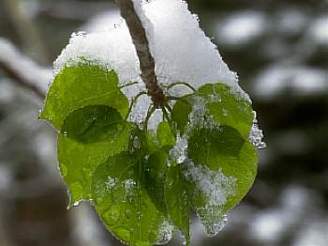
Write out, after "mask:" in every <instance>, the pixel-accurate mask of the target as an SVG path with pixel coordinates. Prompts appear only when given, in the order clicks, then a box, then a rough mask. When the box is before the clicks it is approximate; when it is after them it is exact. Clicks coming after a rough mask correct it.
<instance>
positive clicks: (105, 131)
mask: <svg viewBox="0 0 328 246" xmlns="http://www.w3.org/2000/svg"><path fill="white" fill-rule="evenodd" d="M124 124H125V121H124V120H123V118H122V116H121V114H120V113H119V112H118V111H117V110H116V109H113V108H111V107H108V106H104V105H95V106H86V107H84V108H81V109H78V110H76V111H74V112H72V113H71V114H69V115H68V116H67V117H66V119H65V121H64V125H63V127H62V130H61V132H62V133H63V134H64V135H65V136H67V137H69V138H72V139H74V140H76V141H77V142H81V143H94V142H101V141H108V140H110V139H114V138H115V137H116V136H117V134H118V133H119V132H121V131H122V127H123V126H124Z"/></svg>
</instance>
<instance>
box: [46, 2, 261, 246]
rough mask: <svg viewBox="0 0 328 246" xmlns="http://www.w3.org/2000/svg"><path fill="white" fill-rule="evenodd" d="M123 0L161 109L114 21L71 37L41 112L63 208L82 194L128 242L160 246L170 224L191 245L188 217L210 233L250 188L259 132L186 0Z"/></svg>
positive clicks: (166, 239)
mask: <svg viewBox="0 0 328 246" xmlns="http://www.w3.org/2000/svg"><path fill="white" fill-rule="evenodd" d="M133 2H134V5H135V8H136V11H137V14H138V16H139V17H140V19H141V22H142V24H143V26H144V27H145V29H146V35H147V38H148V40H149V46H150V47H149V48H150V51H151V53H152V55H153V56H154V60H155V64H156V71H155V72H156V75H157V76H158V80H159V86H160V87H161V88H162V89H163V91H164V93H165V96H166V97H167V101H165V104H163V105H161V106H162V108H158V109H157V108H156V109H155V108H153V107H152V101H151V99H150V97H149V96H148V95H147V91H146V88H145V85H144V83H143V82H142V80H141V77H140V68H139V61H138V57H137V54H136V51H135V47H134V45H133V43H132V40H131V37H130V34H129V31H128V28H127V26H126V24H125V22H124V21H123V20H122V19H118V20H117V23H118V24H117V25H115V26H113V27H112V28H111V29H104V30H103V31H99V32H94V33H84V32H81V33H76V34H73V35H72V37H71V39H70V42H69V44H68V45H67V47H66V48H65V49H64V50H63V51H62V53H61V55H60V56H59V57H58V58H57V60H56V61H55V64H54V68H55V77H54V80H53V82H52V84H51V86H50V88H49V92H48V95H47V99H46V102H45V106H44V109H43V112H42V113H41V116H40V117H41V118H42V119H46V120H47V121H49V122H50V123H51V124H52V125H53V126H54V127H55V128H56V130H57V131H58V159H59V166H60V171H61V174H62V176H63V178H64V181H65V182H66V184H67V186H68V189H69V191H70V196H71V197H70V198H71V201H70V206H72V205H74V204H78V203H79V202H80V201H83V200H88V201H92V205H93V206H94V207H95V209H96V210H97V213H98V214H99V216H100V217H101V219H102V221H103V222H104V224H105V226H106V227H107V228H108V230H109V231H111V232H112V233H113V234H114V235H115V236H116V237H117V238H118V239H120V240H121V241H123V242H124V243H126V244H128V245H132V246H134V245H135V246H141V245H142V246H148V245H149V246H150V245H154V244H166V243H167V242H169V241H170V239H171V238H172V235H173V233H174V232H175V231H176V230H178V231H180V232H181V234H182V236H183V237H184V238H185V243H186V244H187V245H190V223H191V221H192V215H193V213H196V214H197V215H198V216H199V217H200V219H201V221H202V223H203V225H204V227H205V231H206V233H207V234H208V235H209V236H214V235H216V234H217V233H218V232H219V231H220V230H221V229H222V228H223V226H224V225H225V223H226V222H227V217H226V214H227V213H228V212H229V211H230V210H231V209H232V208H233V207H235V206H236V205H237V204H238V203H239V202H240V201H241V199H242V198H243V197H244V196H245V195H246V194H247V192H248V191H249V189H250V188H251V186H252V184H253V182H254V179H255V176H256V165H257V154H256V147H258V148H261V147H264V143H263V141H262V138H263V133H262V131H261V130H260V129H259V128H258V125H257V122H256V121H255V120H254V119H256V117H255V113H254V112H253V110H252V106H251V101H250V99H249V97H248V95H247V94H246V93H245V92H244V91H243V90H242V89H241V88H240V87H239V85H238V80H237V76H236V74H235V73H234V72H232V71H230V70H229V68H228V66H227V65H226V64H225V63H224V62H223V60H222V58H221V56H220V54H219V52H218V50H217V47H216V46H215V45H214V44H213V43H212V42H211V40H210V39H209V38H208V37H206V36H205V34H204V32H203V31H202V30H201V29H200V27H199V22H198V18H197V16H196V15H193V14H191V13H190V11H189V10H188V6H187V4H186V3H185V2H184V1H182V0H165V1H163V0H153V1H141V0H133ZM112 21H113V19H111V23H112ZM186 37H188V38H186Z"/></svg>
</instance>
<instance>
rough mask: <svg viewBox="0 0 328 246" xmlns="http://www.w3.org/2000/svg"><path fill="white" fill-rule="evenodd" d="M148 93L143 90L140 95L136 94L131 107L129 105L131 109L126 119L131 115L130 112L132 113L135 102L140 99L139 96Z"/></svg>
mask: <svg viewBox="0 0 328 246" xmlns="http://www.w3.org/2000/svg"><path fill="white" fill-rule="evenodd" d="M146 94H147V92H145V91H142V92H140V93H139V94H138V95H136V96H135V97H134V98H133V99H132V100H131V104H130V107H129V111H128V113H127V115H126V118H125V120H127V119H128V117H129V115H130V113H131V111H132V108H133V106H134V104H135V103H136V102H137V101H138V99H139V97H141V96H142V95H146Z"/></svg>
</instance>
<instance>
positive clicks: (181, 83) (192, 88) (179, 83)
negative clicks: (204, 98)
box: [167, 82, 196, 92]
mask: <svg viewBox="0 0 328 246" xmlns="http://www.w3.org/2000/svg"><path fill="white" fill-rule="evenodd" d="M177 85H184V86H186V87H188V88H189V89H191V90H192V91H193V92H196V89H195V88H194V87H192V86H191V85H189V84H188V83H186V82H176V83H173V84H170V85H169V86H168V87H167V90H169V89H171V88H173V87H174V86H177Z"/></svg>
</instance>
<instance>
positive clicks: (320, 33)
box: [309, 15, 328, 46]
mask: <svg viewBox="0 0 328 246" xmlns="http://www.w3.org/2000/svg"><path fill="white" fill-rule="evenodd" d="M309 34H310V37H311V38H312V40H314V42H316V43H317V44H320V45H326V46H327V45H328V15H325V16H321V17H319V18H317V19H316V20H315V21H314V23H313V24H312V26H311V27H310V32H309Z"/></svg>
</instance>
